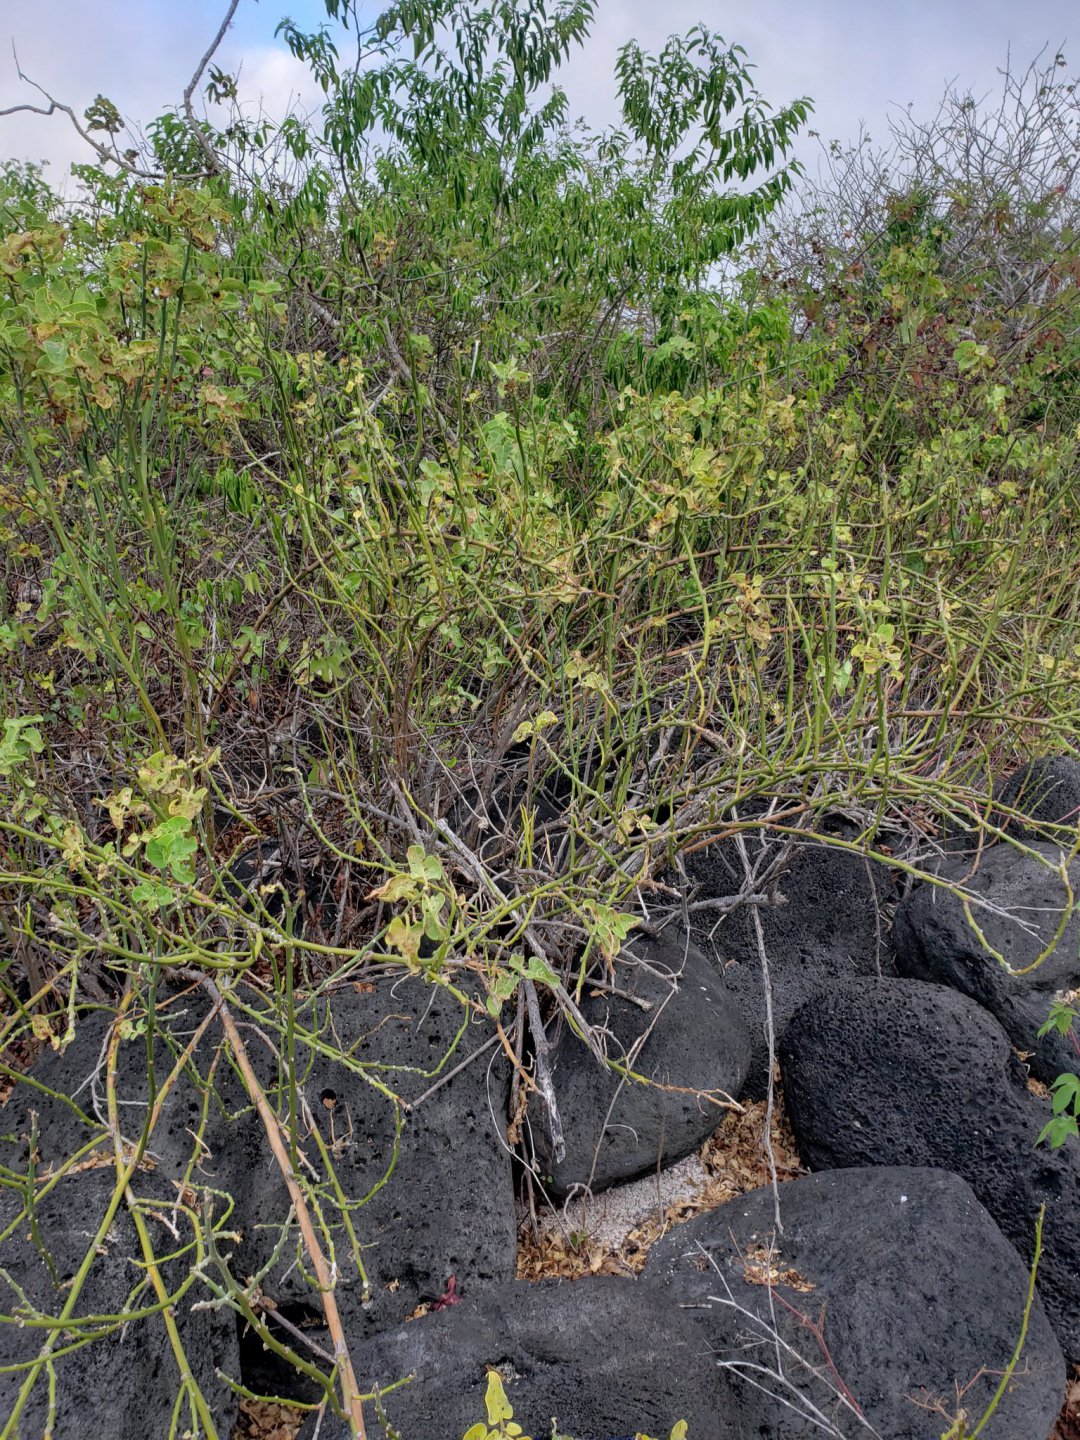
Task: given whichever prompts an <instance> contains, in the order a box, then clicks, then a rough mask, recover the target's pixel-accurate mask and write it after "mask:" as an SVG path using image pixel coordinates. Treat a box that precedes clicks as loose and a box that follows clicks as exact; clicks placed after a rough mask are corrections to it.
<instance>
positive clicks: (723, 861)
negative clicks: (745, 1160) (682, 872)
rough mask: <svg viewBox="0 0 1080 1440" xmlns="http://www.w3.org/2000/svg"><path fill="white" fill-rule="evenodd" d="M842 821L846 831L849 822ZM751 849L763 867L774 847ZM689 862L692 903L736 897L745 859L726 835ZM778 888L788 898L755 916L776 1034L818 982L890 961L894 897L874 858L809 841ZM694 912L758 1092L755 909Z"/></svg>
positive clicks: (761, 1074)
mask: <svg viewBox="0 0 1080 1440" xmlns="http://www.w3.org/2000/svg"><path fill="white" fill-rule="evenodd" d="M839 829H840V832H841V834H842V835H843V837H844V838H851V834H850V833H849V831H848V829H845V828H844V827H843V826H842V825H840V826H839ZM747 848H748V852H749V859H750V861H751V863H752V864H755V865H758V866H759V867H764V866H767V865H768V864H769V862H770V858H771V857H772V856H773V855H775V853H776V852H777V851H778V848H779V845H778V842H776V841H769V842H767V844H765V845H764V846H763V845H762V843H761V842H760V841H757V840H754V839H750V840H748V841H747ZM687 870H688V873H689V875H690V878H691V880H692V882H693V883H694V886H695V889H694V893H693V899H694V900H695V901H701V900H709V899H722V898H725V897H728V896H731V895H735V894H737V893H738V892H739V890H740V888H741V887H742V884H743V879H744V873H743V868H742V862H741V860H740V858H739V853H738V850H737V848H736V847H735V844H734V842H733V841H731V840H723V841H719V842H718V843H717V844H715V845H710V846H709V847H707V848H706V849H703V850H700V851H697V852H696V853H694V854H693V855H691V856H690V857H689V859H688V862H687ZM778 889H779V893H780V894H781V895H782V896H783V897H784V899H785V901H786V903H785V904H783V905H780V906H776V907H773V906H766V907H762V908H761V911H760V914H761V923H762V929H763V931H764V935H765V946H766V953H767V955H768V959H769V977H770V982H771V989H772V1002H773V1021H774V1025H775V1029H776V1033H777V1035H778V1036H779V1034H780V1033H781V1032H782V1030H783V1028H784V1026H785V1025H786V1024H787V1021H788V1018H789V1017H790V1016H791V1015H792V1013H793V1012H794V1011H795V1010H796V1009H798V1007H799V1005H800V1004H801V1003H802V1002H803V1000H805V999H806V998H807V997H808V996H809V995H810V994H812V993H813V991H814V990H815V989H817V987H818V986H819V985H821V984H823V983H831V982H832V981H833V980H838V979H843V978H844V977H846V976H850V975H880V974H881V973H882V972H883V970H884V971H886V972H888V970H889V969H890V968H891V957H890V954H889V949H888V943H887V932H888V925H887V922H886V921H885V919H884V918H883V917H882V914H881V907H882V906H883V905H884V904H885V902H886V901H888V900H890V899H891V898H892V896H893V882H892V877H891V875H890V873H889V871H888V870H887V869H886V868H885V867H884V866H883V865H882V864H881V863H880V862H878V861H873V860H868V859H865V858H864V857H863V856H861V855H855V854H852V853H851V852H850V851H845V850H838V849H836V848H835V847H830V846H828V845H827V844H822V843H820V842H816V843H815V842H810V841H808V842H807V843H806V844H799V845H798V846H796V847H794V849H793V851H792V855H791V860H790V863H789V864H788V867H787V869H786V870H785V871H784V873H783V875H782V876H781V878H780V880H779V885H778ZM693 919H694V938H695V939H696V940H697V942H698V944H699V945H700V946H701V948H702V949H703V950H704V951H705V953H706V954H707V955H715V956H716V958H717V959H718V960H719V962H720V965H721V967H722V971H723V976H724V983H725V985H726V986H727V988H728V991H729V993H730V995H731V997H732V999H733V1000H734V1001H735V1003H736V1005H737V1006H738V1008H739V1010H740V1012H741V1013H742V1015H743V1018H744V1019H745V1020H746V1022H747V1024H748V1025H749V1027H750V1036H751V1040H752V1042H753V1055H752V1058H751V1063H750V1073H749V1075H748V1076H747V1081H746V1086H745V1093H746V1094H747V1095H748V1096H749V1097H750V1098H751V1099H753V1100H760V1099H762V1098H763V1097H764V1095H765V1092H766V1090H767V1088H768V1075H769V1066H768V1044H767V1040H766V1029H765V1014H766V1012H765V989H764V984H763V981H762V974H761V961H760V957H759V955H758V949H757V941H756V938H755V934H754V923H753V917H752V916H751V914H750V913H749V911H748V910H746V909H738V910H735V911H733V912H732V913H730V914H728V915H724V916H723V917H722V918H721V919H720V922H719V924H717V916H716V914H714V913H712V912H710V911H709V910H700V911H696V912H694V916H693Z"/></svg>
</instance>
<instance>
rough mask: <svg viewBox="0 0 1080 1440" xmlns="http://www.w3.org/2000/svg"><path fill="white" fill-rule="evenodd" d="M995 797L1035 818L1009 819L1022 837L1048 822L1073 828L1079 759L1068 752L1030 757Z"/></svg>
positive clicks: (1078, 818)
mask: <svg viewBox="0 0 1080 1440" xmlns="http://www.w3.org/2000/svg"><path fill="white" fill-rule="evenodd" d="M996 799H997V802H998V804H999V805H1002V806H1006V807H1008V809H1010V810H1016V811H1019V813H1020V814H1021V815H1026V816H1027V817H1028V818H1029V819H1030V820H1031V821H1033V822H1034V823H1033V824H1032V825H1025V824H1024V823H1023V822H1022V821H1016V820H1010V821H1009V828H1010V829H1011V830H1014V831H1015V832H1016V833H1017V834H1019V835H1021V836H1023V837H1024V838H1027V839H1030V838H1031V837H1032V836H1033V835H1034V834H1036V831H1037V828H1039V829H1041V827H1044V826H1047V825H1061V826H1064V827H1066V830H1071V831H1073V832H1075V830H1076V828H1077V826H1080V760H1074V759H1073V758H1072V756H1069V755H1049V756H1046V757H1045V758H1043V759H1040V760H1032V761H1030V762H1029V763H1028V764H1027V765H1022V766H1021V767H1020V769H1019V770H1017V771H1016V772H1015V773H1014V774H1012V775H1010V777H1009V779H1008V780H1006V782H1005V784H1004V785H1003V786H1002V787H1001V791H1000V793H999V794H998V795H997V797H996ZM1043 833H1045V831H1044V832H1043Z"/></svg>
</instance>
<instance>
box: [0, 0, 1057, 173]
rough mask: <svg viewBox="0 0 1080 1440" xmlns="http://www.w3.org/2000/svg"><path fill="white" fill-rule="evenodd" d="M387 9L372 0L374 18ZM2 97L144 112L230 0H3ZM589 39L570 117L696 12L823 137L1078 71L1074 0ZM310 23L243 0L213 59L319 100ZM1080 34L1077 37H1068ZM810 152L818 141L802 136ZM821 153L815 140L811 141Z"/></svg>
mask: <svg viewBox="0 0 1080 1440" xmlns="http://www.w3.org/2000/svg"><path fill="white" fill-rule="evenodd" d="M382 8H383V3H381V0H372V3H371V5H370V14H371V17H372V18H374V16H375V15H376V14H377V13H378V12H379V10H380V9H382ZM0 9H2V11H3V13H2V14H0V110H2V109H4V108H6V107H8V106H10V105H13V104H18V103H19V102H21V101H30V102H32V103H43V102H41V99H40V96H36V95H35V94H34V92H33V91H32V90H30V88H29V87H28V86H27V85H25V84H21V83H20V82H19V80H18V75H17V71H16V66H15V60H14V54H13V52H14V53H17V55H18V60H19V63H20V65H21V67H22V69H23V71H24V72H25V73H26V74H27V75H29V76H30V77H31V78H32V79H33V80H35V81H37V83H38V84H40V85H42V86H43V87H44V88H45V89H46V90H48V91H49V92H50V93H51V94H52V95H53V96H54V97H55V98H56V99H58V100H61V101H63V102H65V103H67V104H69V105H71V106H72V108H73V109H74V110H75V111H76V113H78V114H81V113H82V111H83V110H84V109H85V108H86V106H87V105H88V104H89V103H90V102H91V101H92V100H93V99H94V97H95V95H97V94H98V93H103V94H105V95H106V96H108V98H109V99H111V100H112V101H113V102H114V103H115V104H116V105H117V106H118V108H119V109H120V111H121V113H122V114H123V115H124V116H125V118H126V119H129V120H130V121H132V122H133V123H135V124H136V125H138V124H144V123H145V122H146V121H148V120H149V119H151V118H152V117H153V116H154V115H155V114H156V113H158V112H159V111H160V110H162V109H164V108H165V107H166V106H167V105H168V104H170V103H173V104H176V103H178V102H179V100H180V97H181V95H182V93H183V90H184V86H185V85H186V83H187V82H188V80H189V79H190V76H191V73H192V71H193V70H194V68H195V66H196V64H197V62H198V59H199V57H200V56H201V55H202V53H203V51H204V50H205V49H206V47H207V45H208V43H209V41H210V39H211V38H212V36H213V35H214V33H215V31H216V30H217V27H218V25H219V24H220V22H221V19H222V16H223V15H224V13H225V11H226V9H227V3H226V0H32V3H25V0H20V3H16V0H9V3H8V4H6V5H4V6H2V7H0ZM596 11H597V13H596V20H595V23H594V26H593V31H592V34H591V36H590V37H589V39H588V41H587V42H586V44H585V46H584V47H583V48H582V49H581V50H580V51H578V52H576V53H575V54H574V55H573V56H572V58H571V60H570V61H569V62H568V64H567V65H566V66H565V67H564V70H563V71H562V73H561V75H560V77H559V78H560V83H561V84H562V85H563V87H564V89H565V90H566V91H567V94H568V97H569V100H570V109H571V114H572V115H574V116H578V115H581V116H584V118H585V119H586V120H588V121H589V122H590V123H592V124H593V125H597V126H599V125H602V124H605V123H610V122H614V121H616V120H617V118H618V116H617V108H616V104H615V87H614V81H613V78H612V77H613V67H614V61H615V55H616V52H617V50H618V48H619V46H620V45H622V44H623V43H624V42H625V41H626V40H629V39H631V38H633V39H636V40H638V41H639V42H640V43H641V44H642V45H643V46H645V47H646V48H649V49H656V48H658V47H659V46H660V45H662V44H663V42H664V40H665V38H666V37H667V36H668V35H669V34H671V33H672V32H682V31H685V30H686V29H688V28H689V27H690V26H691V25H692V24H694V23H695V22H697V21H701V22H703V23H704V24H706V25H707V26H709V28H710V29H712V30H714V31H717V32H719V33H720V34H721V35H723V36H724V38H725V39H726V40H727V41H728V42H729V43H738V44H740V45H742V46H743V47H744V48H745V50H746V52H747V57H748V59H749V60H750V61H751V62H752V63H753V64H754V66H755V67H756V69H755V79H756V81H757V84H758V87H759V89H760V90H761V92H762V93H763V94H764V96H765V97H766V99H768V100H769V101H770V102H772V103H774V104H781V103H786V102H787V101H789V100H792V99H794V98H796V97H797V96H802V95H808V96H810V97H811V98H812V99H813V101H814V106H815V113H814V116H813V118H812V120H811V122H810V124H811V127H812V128H813V129H814V130H816V131H817V132H819V133H820V134H821V136H822V137H823V139H824V140H832V139H836V140H840V141H848V140H853V139H854V138H855V137H856V136H857V135H858V133H859V129H860V125H863V126H865V127H866V129H867V130H868V131H869V133H870V135H871V136H872V138H873V139H874V140H877V141H885V140H887V138H888V118H889V115H890V113H892V114H895V113H896V112H897V110H903V109H905V108H906V107H908V106H909V105H910V106H911V107H912V113H913V115H914V116H915V118H916V119H919V118H929V117H930V116H932V115H933V113H934V112H935V110H936V109H937V102H938V100H939V99H940V97H941V95H942V92H943V90H944V87H945V85H946V83H947V82H954V83H955V84H957V85H958V86H959V87H960V88H962V89H963V90H971V91H972V93H973V94H975V95H976V97H980V96H984V95H992V94H993V93H994V91H995V89H996V87H997V85H998V83H999V82H998V77H997V71H998V69H999V68H1000V67H1001V66H1003V65H1004V64H1005V62H1006V59H1007V58H1008V56H1009V55H1010V53H1011V55H1012V58H1013V62H1014V64H1019V65H1020V66H1022V67H1024V66H1026V65H1027V63H1028V62H1029V61H1030V60H1032V59H1033V58H1034V57H1035V55H1036V54H1037V52H1038V51H1039V50H1041V49H1042V48H1043V47H1044V46H1047V47H1049V51H1048V54H1049V56H1051V57H1052V56H1053V54H1054V53H1056V52H1057V51H1063V52H1064V54H1065V55H1066V57H1067V60H1068V62H1069V71H1070V73H1071V74H1074V75H1075V74H1078V73H1080V34H1078V33H1077V32H1078V31H1080V10H1078V9H1077V7H1076V4H1075V0H752V3H748V0H739V3H718V0H597V4H596ZM285 14H288V15H290V16H291V17H292V18H293V19H294V20H295V21H296V22H297V23H298V24H300V25H301V26H310V27H311V28H314V27H315V25H317V24H318V22H319V21H320V20H324V19H325V10H324V8H323V5H322V3H321V0H241V3H240V6H239V9H238V11H237V14H236V18H235V20H234V23H233V26H232V28H231V30H230V32H229V34H228V36H227V37H226V39H225V41H224V42H223V44H222V47H221V49H220V51H219V52H218V54H217V55H216V56H215V62H216V63H218V64H220V65H221V66H222V67H223V68H224V69H226V70H229V71H231V72H233V73H235V72H236V71H237V70H239V74H240V92H241V96H242V98H243V99H244V100H245V102H248V103H250V104H252V105H254V104H256V103H258V102H259V101H260V100H261V102H262V104H263V105H264V107H265V109H266V110H267V112H268V113H269V114H271V115H281V114H283V113H285V111H286V110H287V109H288V107H289V105H290V103H291V102H293V101H296V100H298V101H299V102H300V103H301V104H302V105H305V106H307V107H310V108H314V107H315V106H316V105H317V104H318V101H319V98H320V94H319V91H318V90H317V88H315V87H314V86H313V85H312V83H311V80H310V77H309V76H308V74H307V72H306V71H305V70H304V69H303V67H302V66H301V65H300V64H299V63H298V62H297V61H295V60H294V59H293V58H292V56H291V55H290V54H289V53H288V51H287V49H286V48H285V46H284V45H283V44H282V42H281V41H279V40H277V39H275V36H274V30H275V27H276V25H277V22H278V21H279V20H280V19H281V18H282V16H283V15H285ZM1070 31H1071V32H1072V36H1073V38H1075V39H1076V41H1077V44H1076V47H1075V53H1074V51H1073V50H1071V49H1070V46H1069V40H1070ZM804 147H810V148H804V149H803V158H804V160H805V161H806V162H807V163H808V165H812V164H813V163H814V160H813V154H816V150H817V147H816V144H815V143H814V142H811V141H806V142H804ZM811 150H812V151H813V153H811ZM0 158H14V159H20V160H22V159H30V160H44V161H47V162H48V164H49V169H48V171H47V173H48V175H49V178H50V179H51V180H52V181H53V183H54V184H60V183H61V182H62V180H63V177H64V176H65V175H66V173H67V169H68V166H69V165H70V164H71V162H72V161H73V160H79V159H85V158H87V156H86V150H85V147H84V146H83V144H82V142H81V141H80V140H79V138H78V136H77V135H75V134H74V132H73V131H72V130H71V128H70V125H69V123H68V121H67V120H66V118H65V117H63V116H60V115H53V116H50V117H48V118H46V117H42V116H32V115H25V114H20V115H9V116H0Z"/></svg>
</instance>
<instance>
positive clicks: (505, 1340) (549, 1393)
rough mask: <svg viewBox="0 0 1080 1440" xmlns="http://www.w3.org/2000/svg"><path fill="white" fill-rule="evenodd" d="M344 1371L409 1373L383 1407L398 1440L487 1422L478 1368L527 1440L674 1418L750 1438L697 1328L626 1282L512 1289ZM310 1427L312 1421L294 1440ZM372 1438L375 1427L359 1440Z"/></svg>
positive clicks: (652, 1427) (662, 1425) (628, 1432)
mask: <svg viewBox="0 0 1080 1440" xmlns="http://www.w3.org/2000/svg"><path fill="white" fill-rule="evenodd" d="M353 1365H354V1369H355V1370H356V1374H357V1377H358V1380H359V1382H360V1383H361V1384H362V1385H363V1386H364V1387H365V1389H370V1388H374V1387H376V1386H379V1387H385V1386H389V1385H392V1384H393V1383H394V1382H395V1381H398V1380H401V1379H402V1378H403V1377H405V1376H407V1375H412V1376H413V1377H414V1378H413V1380H412V1381H411V1382H410V1383H409V1384H407V1385H404V1386H402V1387H401V1388H400V1389H398V1390H394V1391H393V1392H392V1393H390V1394H388V1395H386V1396H385V1397H384V1399H383V1401H382V1403H383V1405H384V1407H385V1412H386V1418H387V1420H388V1421H389V1423H390V1425H391V1426H392V1427H393V1428H394V1430H395V1431H396V1432H398V1433H400V1434H401V1435H402V1436H404V1437H406V1440H461V1437H462V1436H463V1435H464V1434H465V1433H466V1431H467V1430H468V1429H469V1428H470V1427H471V1426H473V1425H475V1424H476V1423H477V1422H478V1421H481V1420H483V1419H484V1418H485V1409H484V1396H485V1393H486V1390H487V1372H488V1370H489V1369H497V1370H498V1372H499V1374H500V1375H501V1377H502V1379H503V1387H504V1389H505V1392H506V1397H507V1399H508V1400H509V1402H510V1404H511V1406H512V1407H513V1411H514V1423H515V1424H518V1425H521V1427H522V1429H523V1430H524V1433H525V1434H526V1435H533V1436H535V1437H536V1440H544V1437H545V1436H549V1435H550V1434H551V1422H552V1419H553V1418H555V1419H557V1420H558V1430H559V1433H560V1435H562V1434H565V1435H572V1436H574V1437H575V1440H612V1437H615V1436H627V1437H629V1436H632V1435H635V1434H637V1433H638V1432H643V1433H647V1434H649V1435H655V1436H667V1435H668V1434H669V1432H670V1430H671V1428H672V1426H673V1425H674V1424H675V1423H676V1422H677V1421H679V1420H685V1421H686V1423H687V1426H688V1427H689V1435H690V1440H750V1437H751V1435H753V1434H756V1432H754V1431H752V1430H750V1429H749V1428H747V1427H746V1426H745V1425H744V1424H743V1423H742V1421H741V1419H740V1416H739V1410H738V1407H737V1405H736V1403H735V1401H734V1399H733V1397H732V1394H731V1389H730V1386H729V1384H728V1381H727V1377H726V1376H725V1375H724V1374H723V1373H722V1372H721V1371H720V1370H719V1369H718V1368H717V1365H716V1361H715V1357H714V1356H712V1355H711V1354H710V1353H709V1350H708V1347H707V1345H706V1344H705V1343H704V1341H703V1337H702V1335H701V1333H700V1331H699V1330H698V1328H697V1326H696V1325H695V1324H694V1321H693V1320H692V1319H691V1318H690V1317H689V1316H688V1315H687V1314H685V1313H683V1312H682V1311H681V1310H680V1309H679V1307H678V1305H677V1304H676V1303H675V1302H674V1301H673V1300H670V1299H667V1298H666V1297H664V1296H661V1295H660V1294H659V1293H658V1292H657V1290H655V1289H654V1288H652V1287H649V1286H645V1285H641V1284H639V1283H637V1282H635V1281H633V1280H615V1279H592V1280H578V1281H575V1282H573V1283H565V1282H563V1283H560V1282H558V1281H543V1282H541V1283H539V1284H530V1283H528V1282H526V1281H516V1282H514V1283H512V1284H510V1285H506V1286H503V1287H502V1288H501V1289H499V1290H495V1291H489V1292H488V1293H487V1294H486V1295H483V1296H480V1297H479V1298H476V1299H472V1300H467V1301H464V1302H463V1303H462V1304H460V1305H456V1306H453V1307H450V1308H447V1309H445V1310H442V1311H440V1312H439V1313H438V1314H435V1315H429V1316H427V1317H426V1318H424V1319H421V1320H417V1321H415V1322H414V1323H413V1324H411V1325H404V1326H402V1327H401V1328H400V1329H397V1330H392V1331H389V1332H388V1333H386V1334H384V1335H379V1336H377V1337H376V1338H375V1339H373V1340H369V1341H367V1342H366V1343H365V1344H363V1345H360V1346H358V1347H357V1349H356V1351H355V1353H354V1355H353ZM372 1410H373V1407H372V1406H371V1405H370V1404H369V1406H368V1409H367V1413H368V1414H369V1415H371V1414H372ZM317 1424H318V1421H317V1420H316V1418H315V1417H314V1416H312V1417H310V1418H309V1419H308V1420H307V1421H306V1422H305V1424H304V1426H303V1427H302V1428H301V1431H300V1434H299V1436H298V1437H297V1440H309V1437H312V1436H314V1435H315V1434H316V1426H317ZM378 1431H379V1427H378V1425H377V1423H376V1422H375V1421H374V1419H372V1420H371V1421H370V1423H369V1433H371V1434H375V1433H378ZM346 1433H347V1432H346V1430H345V1428H344V1427H343V1426H342V1425H340V1423H335V1422H332V1420H331V1418H330V1417H329V1416H327V1417H324V1418H323V1421H322V1428H321V1430H319V1431H318V1434H319V1437H320V1440H345V1436H346Z"/></svg>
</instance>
